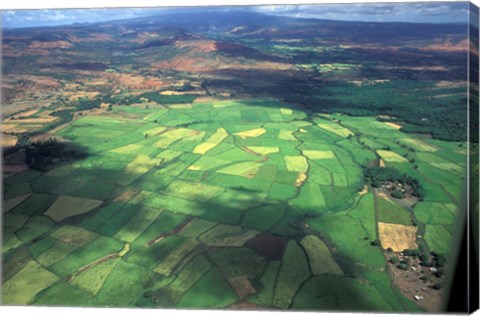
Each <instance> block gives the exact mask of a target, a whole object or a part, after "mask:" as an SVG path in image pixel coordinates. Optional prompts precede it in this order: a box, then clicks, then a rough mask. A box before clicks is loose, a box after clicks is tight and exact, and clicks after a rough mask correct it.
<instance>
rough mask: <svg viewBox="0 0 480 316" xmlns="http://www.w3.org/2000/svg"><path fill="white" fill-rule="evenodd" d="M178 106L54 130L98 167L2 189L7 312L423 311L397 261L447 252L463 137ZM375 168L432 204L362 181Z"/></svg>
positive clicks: (292, 114)
mask: <svg viewBox="0 0 480 316" xmlns="http://www.w3.org/2000/svg"><path fill="white" fill-rule="evenodd" d="M168 97H170V96H166V95H162V100H163V99H165V98H168ZM180 101H181V100H175V101H174V102H180ZM182 102H185V103H181V104H183V105H184V106H178V105H177V104H172V105H166V106H165V107H162V108H155V107H152V108H149V109H146V108H138V110H137V109H136V108H132V107H116V108H114V110H113V111H108V110H105V109H104V110H100V111H94V112H87V113H86V114H85V115H82V116H78V117H76V118H75V119H74V120H73V121H72V122H70V123H69V124H66V125H65V126H63V127H62V128H60V129H58V130H55V132H54V134H53V137H55V138H56V139H58V140H60V141H62V142H69V143H75V144H76V145H78V146H83V147H85V148H87V150H88V156H87V157H84V158H81V159H78V160H76V161H74V162H68V163H63V164H59V165H56V166H54V167H53V168H50V169H48V170H45V171H42V172H40V171H35V170H31V169H29V170H25V171H21V172H18V173H15V174H13V175H11V176H9V177H6V178H5V179H4V209H3V212H4V214H3V216H4V230H3V231H4V233H3V234H4V235H3V236H4V238H3V239H4V243H3V248H2V253H3V256H4V272H3V291H4V293H5V295H4V297H3V300H4V303H6V304H14V305H16V304H38V305H81V306H133V305H136V306H151V307H153V306H162V307H186V308H191V307H198V308H229V307H230V308H274V309H276V308H278V309H288V308H294V309H307V310H311V309H322V310H338V309H346V310H366V309H369V310H378V311H399V310H404V311H418V310H419V309H421V308H424V307H421V306H420V307H419V306H418V305H415V304H414V303H413V301H412V297H411V296H412V295H411V294H407V295H405V296H404V293H401V292H400V289H398V288H397V287H396V286H395V284H396V283H395V282H396V281H395V279H394V278H393V279H392V277H391V276H390V272H389V271H390V270H391V269H397V268H396V267H395V265H392V264H389V263H388V262H389V260H390V258H391V256H392V254H398V253H401V252H402V251H404V250H406V249H409V250H412V251H418V247H419V245H421V247H423V248H424V249H428V250H429V251H433V252H435V254H436V255H437V256H440V255H446V254H447V252H448V250H449V248H450V243H451V241H452V236H453V234H454V232H455V231H454V230H455V225H454V224H455V218H456V214H457V212H458V207H459V203H460V201H459V200H458V197H459V196H460V195H459V192H458V188H461V187H462V177H459V175H461V174H462V173H463V170H464V168H465V165H464V162H465V158H466V156H465V152H463V151H461V150H456V151H452V148H459V149H461V148H462V147H463V146H464V145H463V144H462V143H456V144H454V143H452V142H445V141H440V140H434V139H431V138H427V137H424V136H420V135H415V134H405V133H404V132H402V131H400V130H399V129H398V128H396V127H395V126H392V124H387V123H388V122H387V123H384V122H380V121H378V120H376V119H375V117H350V116H346V115H340V114H331V115H323V114H322V115H313V116H312V115H311V114H308V115H307V113H306V112H304V111H303V110H301V108H297V107H295V106H292V105H289V104H286V103H283V102H280V101H278V100H275V99H238V100H214V99H212V100H211V101H210V102H201V101H200V102H196V101H193V102H192V101H191V100H185V101H182ZM365 139H370V140H371V141H369V142H366V141H365ZM432 153H434V154H435V156H434V157H435V159H432V156H431V155H432ZM380 160H383V166H384V167H385V168H396V169H398V170H401V171H402V173H406V174H409V175H414V176H415V178H416V179H418V181H419V183H420V184H421V186H422V187H423V188H424V191H425V192H424V196H423V198H422V199H421V201H417V202H416V203H413V204H411V205H405V203H404V199H396V198H393V197H391V196H390V194H389V192H388V190H387V189H386V188H385V186H384V185H382V186H380V187H373V186H371V185H368V184H367V185H365V180H364V169H365V168H368V167H369V166H372V165H378V164H379V161H380ZM439 213H441V214H442V216H439V215H438V214H439ZM352 293H355V295H357V296H358V295H359V294H358V293H361V296H360V297H359V299H357V300H355V301H352V300H351V299H348V297H349V295H353V294H352ZM412 294H413V293H412ZM425 295H427V294H425ZM319 298H320V299H319Z"/></svg>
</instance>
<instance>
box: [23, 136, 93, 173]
mask: <svg viewBox="0 0 480 316" xmlns="http://www.w3.org/2000/svg"><path fill="white" fill-rule="evenodd" d="M25 149H26V160H25V162H26V164H27V165H28V166H29V167H30V168H32V169H34V170H39V171H46V170H48V169H49V168H50V167H52V166H54V165H56V164H58V163H62V162H69V161H75V160H78V159H82V158H85V157H87V150H86V149H85V148H83V147H80V146H78V145H75V144H72V143H64V142H59V141H57V140H56V139H54V138H51V139H49V140H47V141H44V142H32V143H29V144H28V145H26V146H25Z"/></svg>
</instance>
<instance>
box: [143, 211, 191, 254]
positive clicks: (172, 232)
mask: <svg viewBox="0 0 480 316" xmlns="http://www.w3.org/2000/svg"><path fill="white" fill-rule="evenodd" d="M191 221H192V218H187V219H186V220H185V221H183V223H181V224H180V225H178V226H177V227H176V228H174V229H173V230H171V231H169V232H166V233H164V234H161V235H160V236H158V237H156V238H154V239H152V240H150V241H149V242H147V243H146V244H145V245H146V246H148V247H150V246H152V245H154V244H156V243H157V242H159V241H160V240H162V239H164V238H166V237H168V236H171V235H175V234H177V233H178V232H179V231H181V230H182V229H183V228H184V227H185V226H187V225H188V224H189V223H190V222H191Z"/></svg>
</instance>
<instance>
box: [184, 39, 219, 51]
mask: <svg viewBox="0 0 480 316" xmlns="http://www.w3.org/2000/svg"><path fill="white" fill-rule="evenodd" d="M175 47H178V48H190V49H191V52H192V53H209V52H214V51H216V50H217V45H216V43H215V42H214V41H188V42H183V41H179V42H176V43H175Z"/></svg>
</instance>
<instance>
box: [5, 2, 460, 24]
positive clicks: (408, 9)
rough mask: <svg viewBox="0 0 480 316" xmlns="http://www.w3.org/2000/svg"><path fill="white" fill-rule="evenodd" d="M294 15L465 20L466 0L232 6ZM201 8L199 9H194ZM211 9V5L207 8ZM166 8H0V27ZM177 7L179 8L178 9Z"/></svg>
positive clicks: (145, 13) (150, 12) (139, 13)
mask: <svg viewBox="0 0 480 316" xmlns="http://www.w3.org/2000/svg"><path fill="white" fill-rule="evenodd" d="M235 8H236V9H237V10H253V11H257V12H262V13H266V14H273V15H282V16H289V17H298V18H318V19H330V20H345V21H374V22H391V21H396V22H424V23H457V22H463V23H466V22H467V12H468V2H423V3H421V2H417V3H353V4H317V5H275V6H251V7H235ZM196 9H198V10H201V9H202V8H201V7H199V8H196ZM210 9H211V8H210ZM166 10H172V9H166V8H133V9H132V8H126V9H120V8H118V9H64V10H56V9H55V10H44V9H42V10H2V11H1V12H0V15H1V19H2V26H3V27H5V28H21V27H36V26H52V25H67V24H73V23H94V22H102V21H109V20H120V19H128V18H135V17H142V16H151V15H159V14H162V13H165V12H166ZM179 10H181V9H179Z"/></svg>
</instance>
